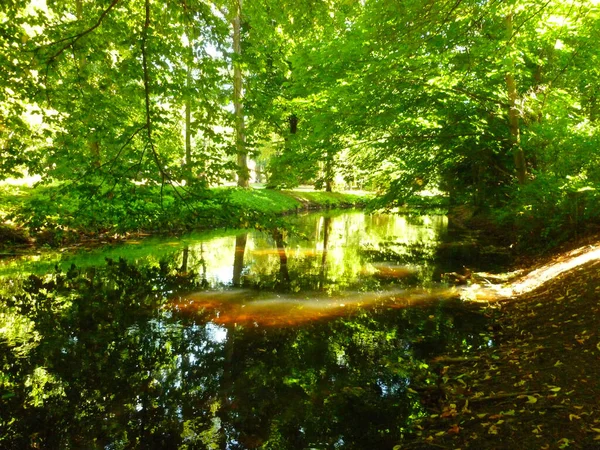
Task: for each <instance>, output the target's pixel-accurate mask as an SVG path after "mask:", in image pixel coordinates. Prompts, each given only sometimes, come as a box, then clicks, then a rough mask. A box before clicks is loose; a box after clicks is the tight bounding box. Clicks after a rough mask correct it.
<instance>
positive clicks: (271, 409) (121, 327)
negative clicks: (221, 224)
mask: <svg viewBox="0 0 600 450" xmlns="http://www.w3.org/2000/svg"><path fill="white" fill-rule="evenodd" d="M414 227H416V228H417V229H416V230H415V229H413V228H414ZM443 231H444V222H443V219H437V218H432V219H428V221H426V220H425V219H421V220H420V221H416V220H413V219H410V220H409V219H407V218H399V217H393V216H391V217H371V216H365V215H363V214H357V213H352V214H345V215H337V216H335V215H334V216H330V217H329V218H328V219H327V218H322V217H314V216H313V217H303V218H299V219H298V220H297V222H296V223H295V224H294V227H293V228H289V229H280V230H275V231H272V232H269V233H253V232H248V233H244V234H238V235H237V236H235V235H229V236H215V237H213V238H211V239H205V240H199V241H198V240H193V239H189V240H186V241H185V242H182V243H180V245H179V246H177V245H170V246H169V249H170V252H166V253H162V254H161V251H160V250H157V247H152V248H149V249H148V250H147V251H146V254H143V252H142V251H141V249H140V250H139V253H138V254H136V258H129V260H125V259H118V258H111V259H108V260H107V261H106V262H104V263H96V264H93V265H92V264H88V265H86V260H85V259H81V260H80V261H77V260H74V261H73V264H71V263H64V264H63V265H62V267H58V268H57V269H54V270H50V271H48V272H47V273H44V274H38V275H30V274H27V273H23V274H13V275H11V276H10V277H4V278H2V279H0V297H1V300H0V368H1V369H0V370H1V371H2V373H1V374H0V399H1V407H0V447H2V448H44V449H54V448H56V449H63V448H108V449H113V448H114V449H116V448H208V449H225V448H231V449H253V448H277V449H296V448H337V447H340V446H341V447H343V448H348V449H365V448H391V447H393V445H394V444H395V443H396V442H397V441H398V438H399V435H400V432H401V430H402V428H403V427H407V426H410V423H411V420H412V419H413V418H415V417H416V416H418V415H419V414H421V413H422V411H423V408H422V405H421V403H420V399H419V396H418V394H415V393H414V392H415V391H414V390H411V391H409V390H408V388H409V386H417V385H424V384H427V383H428V382H429V380H427V379H426V375H425V372H423V371H422V370H421V368H422V366H423V364H424V359H425V358H427V357H429V356H431V355H434V354H436V353H439V352H444V351H448V350H450V349H454V350H456V351H468V350H469V349H471V348H478V347H481V346H485V345H487V344H488V340H487V337H486V336H484V335H482V334H480V333H481V330H482V329H484V327H485V324H484V323H483V319H482V317H480V316H479V315H477V314H475V313H472V312H470V311H469V310H466V309H464V308H463V307H462V305H460V303H459V302H458V301H456V300H453V299H452V298H448V291H447V290H445V289H444V288H443V287H441V286H436V285H435V284H433V283H432V282H431V280H430V279H428V278H427V277H428V276H429V274H431V273H433V270H434V266H435V264H436V258H435V248H436V245H437V244H438V243H439V240H440V236H441V235H442V234H443ZM302 234H304V237H303V236H302ZM415 249H416V250H415ZM156 255H160V256H161V258H157V257H156ZM134 260H135V261H134ZM232 263H233V264H232ZM232 268H233V270H232ZM440 298H445V300H444V301H439V299H440ZM408 305H411V307H406V306H408ZM267 325H269V326H267Z"/></svg>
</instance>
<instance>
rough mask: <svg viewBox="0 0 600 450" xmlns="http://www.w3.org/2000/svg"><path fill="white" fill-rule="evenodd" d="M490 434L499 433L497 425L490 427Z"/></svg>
mask: <svg viewBox="0 0 600 450" xmlns="http://www.w3.org/2000/svg"><path fill="white" fill-rule="evenodd" d="M488 434H498V428H497V427H496V425H492V426H491V427H490V428H488Z"/></svg>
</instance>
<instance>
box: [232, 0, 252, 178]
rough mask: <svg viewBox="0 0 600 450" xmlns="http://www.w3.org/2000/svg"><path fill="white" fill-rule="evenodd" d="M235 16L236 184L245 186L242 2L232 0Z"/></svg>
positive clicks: (234, 102)
mask: <svg viewBox="0 0 600 450" xmlns="http://www.w3.org/2000/svg"><path fill="white" fill-rule="evenodd" d="M234 2H235V3H234V5H235V16H234V18H233V53H234V60H233V107H234V112H235V148H236V154H237V176H238V181H237V185H238V186H239V187H244V188H247V187H248V186H249V181H250V171H249V170H248V152H247V151H246V135H245V130H244V127H245V125H244V110H243V105H242V88H243V80H242V67H241V56H242V36H241V29H242V2H243V0H234Z"/></svg>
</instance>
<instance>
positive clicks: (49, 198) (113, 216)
mask: <svg viewBox="0 0 600 450" xmlns="http://www.w3.org/2000/svg"><path fill="white" fill-rule="evenodd" d="M132 189H135V195H134V194H133V192H131V191H127V190H124V189H123V188H115V189H113V190H111V191H110V192H108V193H107V194H106V195H102V196H92V197H85V196H82V195H81V193H78V194H77V195H74V194H73V193H72V192H70V191H69V190H68V189H66V188H65V187H64V186H39V187H36V188H34V187H30V186H23V185H21V186H7V185H5V186H2V189H0V205H2V206H1V208H0V252H2V253H11V252H18V251H19V249H21V250H23V249H27V248H31V247H35V248H37V247H43V246H47V247H52V248H56V247H63V246H69V245H74V244H79V243H89V244H92V245H93V244H94V243H111V242H118V241H122V240H125V239H129V238H131V237H139V236H143V235H147V234H175V233H182V232H186V231H190V230H206V229H215V228H225V227H230V228H261V227H272V226H276V225H277V223H278V218H279V217H281V216H283V215H286V214H290V213H295V212H299V211H303V210H314V209H329V208H349V207H361V206H364V205H365V204H366V202H367V201H368V200H369V198H370V196H369V194H368V193H366V192H363V191H352V192H320V191H314V190H311V189H298V190H288V191H276V190H270V189H239V188H233V187H231V188H215V189H209V190H199V191H192V190H185V191H184V190H177V189H174V188H173V187H171V186H165V187H162V188H161V187H160V186H154V187H147V186H135V187H132Z"/></svg>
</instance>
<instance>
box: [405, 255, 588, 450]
mask: <svg viewBox="0 0 600 450" xmlns="http://www.w3.org/2000/svg"><path fill="white" fill-rule="evenodd" d="M599 249H600V246H599V245H595V246H589V245H588V246H586V247H582V248H579V249H576V250H574V251H571V252H568V253H563V254H561V255H558V256H557V257H555V258H554V259H553V260H551V261H547V262H546V263H545V264H541V265H539V266H538V267H536V268H535V270H530V271H527V272H526V271H522V272H519V273H514V274H512V275H511V276H510V277H508V278H509V279H510V282H507V283H505V284H504V285H497V284H496V285H494V284H493V283H492V281H490V280H489V279H485V276H484V275H480V277H481V278H479V279H478V281H480V282H481V281H482V278H483V279H485V280H483V283H484V284H486V285H485V286H483V287H484V288H483V289H481V291H480V292H479V298H478V300H479V301H481V300H487V301H489V300H492V301H493V303H490V304H489V306H488V307H487V308H486V314H489V315H490V316H491V317H492V319H493V326H492V327H491V328H492V329H493V330H492V331H493V332H494V334H495V336H494V342H495V345H494V346H493V347H490V348H489V349H487V350H485V351H483V352H479V353H478V354H477V355H475V356H473V357H472V358H470V359H466V360H465V359H461V358H452V357H451V356H448V357H447V358H438V359H437V360H436V361H432V364H431V366H432V371H435V372H437V373H438V374H439V375H438V380H439V381H438V385H437V387H438V389H436V390H435V391H436V392H437V396H438V398H436V402H435V403H434V404H435V406H434V407H431V408H430V411H429V412H428V415H427V416H426V417H424V418H421V419H420V420H418V422H417V424H416V431H415V432H414V433H412V434H410V435H409V436H407V439H406V440H405V441H404V442H402V443H400V444H399V446H397V448H396V449H397V450H398V449H440V448H447V449H455V450H456V449H467V448H468V449H477V450H485V449H510V450H512V449H515V450H521V449H524V450H528V449H544V450H546V449H565V448H569V449H600V302H599V298H600V259H599V258H600V250H599ZM495 281H497V280H495ZM480 287H481V284H480ZM467 292H470V295H471V296H472V297H477V291H476V289H474V288H470V291H469V290H468V291H467ZM427 404H431V401H429V402H427Z"/></svg>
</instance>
